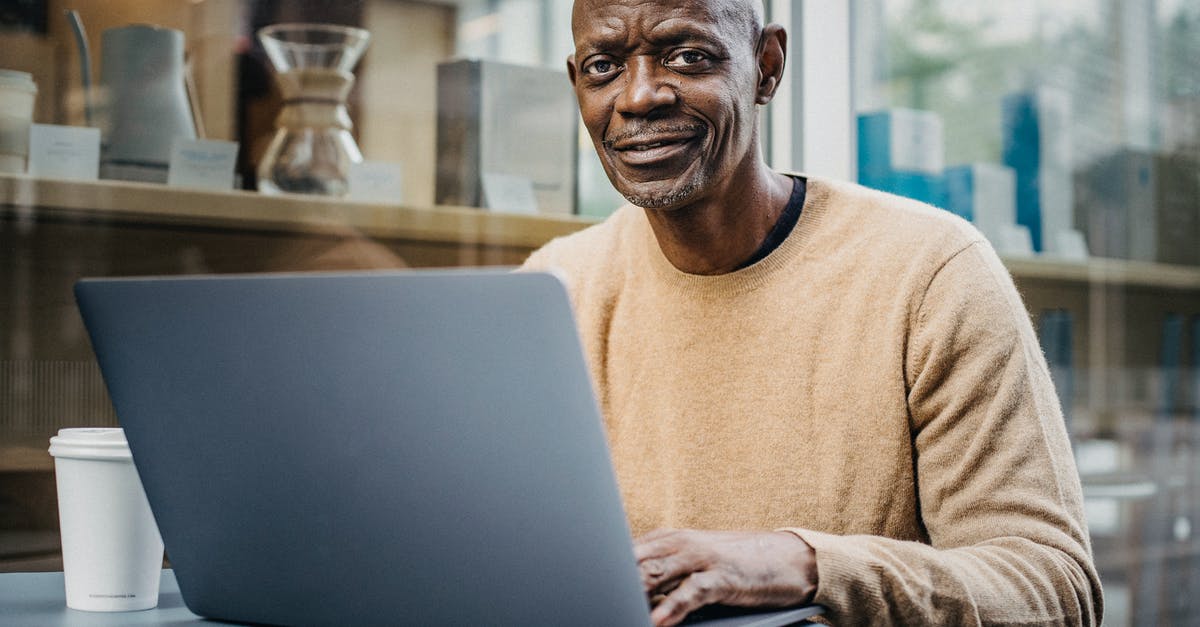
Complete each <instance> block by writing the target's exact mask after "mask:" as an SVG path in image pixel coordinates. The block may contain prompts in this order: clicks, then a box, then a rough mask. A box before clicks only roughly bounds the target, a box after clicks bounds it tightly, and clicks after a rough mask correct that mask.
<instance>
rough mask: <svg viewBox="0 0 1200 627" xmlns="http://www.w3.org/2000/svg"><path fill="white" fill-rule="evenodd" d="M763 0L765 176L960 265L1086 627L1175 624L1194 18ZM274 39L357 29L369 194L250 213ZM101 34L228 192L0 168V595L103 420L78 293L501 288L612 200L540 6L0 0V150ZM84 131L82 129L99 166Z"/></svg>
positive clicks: (1029, 6) (77, 67)
mask: <svg viewBox="0 0 1200 627" xmlns="http://www.w3.org/2000/svg"><path fill="white" fill-rule="evenodd" d="M767 5H768V11H769V13H770V18H771V19H772V20H773V21H778V22H780V23H783V24H784V25H785V26H786V27H787V28H788V30H789V32H790V33H791V39H790V42H789V43H790V47H791V50H790V56H789V64H788V70H787V76H786V78H785V82H784V87H783V89H781V91H780V93H779V95H778V97H777V99H776V101H775V102H774V103H773V104H772V105H771V106H770V107H768V108H767V110H766V115H765V116H764V119H763V132H764V137H765V139H766V141H765V147H764V149H765V152H766V156H767V158H768V160H769V161H770V162H771V163H772V165H773V166H775V167H776V168H779V169H783V170H792V171H802V172H808V173H811V174H816V175H824V176H834V177H839V178H845V179H850V180H856V181H859V182H862V183H864V184H866V185H870V186H873V187H876V188H879V189H884V190H887V191H892V192H895V193H899V194H903V195H907V196H911V197H914V198H918V199H920V200H924V201H926V202H929V203H931V204H934V205H936V206H938V207H941V208H943V209H945V210H947V211H952V212H954V213H957V214H959V215H961V216H963V217H964V218H967V219H969V220H971V221H972V222H974V223H975V225H976V226H977V227H978V228H979V229H980V230H981V231H982V232H983V233H984V235H986V236H987V237H988V239H989V240H991V241H992V243H993V245H994V246H995V247H996V248H997V250H998V251H999V252H1000V253H1001V256H1002V258H1003V259H1004V261H1005V263H1006V265H1007V266H1008V267H1009V269H1010V271H1011V272H1012V273H1013V276H1014V278H1015V279H1016V282H1017V285H1018V287H1019V289H1020V290H1021V292H1022V295H1023V297H1024V298H1025V301H1026V304H1027V306H1028V308H1029V313H1030V316H1031V319H1032V320H1033V322H1034V325H1035V328H1036V329H1037V330H1038V333H1039V336H1040V338H1041V341H1042V345H1043V350H1044V351H1045V352H1046V356H1047V360H1048V362H1049V364H1050V366H1051V371H1052V375H1053V377H1054V379H1055V383H1056V386H1057V388H1058V391H1059V395H1060V397H1061V399H1062V402H1063V406H1064V413H1065V414H1066V417H1067V421H1068V428H1069V431H1070V433H1071V437H1072V443H1073V446H1074V448H1075V454H1076V459H1077V462H1078V465H1079V468H1080V472H1081V474H1082V477H1083V482H1084V491H1085V496H1086V505H1087V515H1088V521H1089V525H1090V529H1091V534H1092V541H1093V545H1094V549H1095V553H1096V559H1097V562H1098V565H1099V568H1100V571H1101V576H1102V578H1103V581H1104V586H1105V596H1106V606H1107V607H1106V616H1105V624H1108V625H1130V624H1198V623H1200V530H1198V529H1197V528H1196V527H1197V526H1198V525H1200V452H1198V451H1200V71H1198V70H1197V67H1198V63H1200V0H1067V1H1050V0H1011V1H1008V2H984V1H982V0H956V1H951V0H851V1H850V2H846V3H829V2H822V1H819V0H772V1H769V2H767ZM67 10H76V11H78V14H79V17H80V21H81V23H82V24H83V25H84V27H85V28H86V41H87V43H88V48H89V50H90V63H88V64H86V65H87V66H88V70H87V73H89V74H90V79H91V84H92V86H91V88H90V89H85V88H84V74H85V70H84V65H85V64H84V63H82V59H81V55H80V48H79V45H78V43H77V41H76V38H75V36H74V34H73V31H72V28H71V25H70V22H69V20H68V18H67V16H66V11H67ZM284 22H300V23H323V24H339V25H346V26H352V27H356V28H361V29H364V30H366V31H367V32H369V34H370V41H369V44H368V46H367V47H366V49H365V51H364V53H363V56H362V58H361V61H359V62H358V63H357V64H356V65H355V66H354V67H353V72H352V75H350V76H348V77H345V78H347V80H349V82H348V83H346V84H347V85H352V87H351V88H350V89H349V91H348V93H347V94H346V95H345V97H344V101H343V102H342V104H343V105H344V106H345V113H346V115H347V117H348V120H350V121H352V124H351V125H350V126H349V127H345V130H346V131H347V132H348V133H349V135H350V136H351V137H352V141H353V143H354V145H355V148H356V149H357V150H358V151H359V153H360V154H359V156H360V158H361V160H365V161H366V162H371V163H374V164H376V167H377V169H375V170H371V172H373V173H374V176H375V177H376V178H375V183H374V185H375V187H374V188H372V189H375V192H376V193H374V194H366V193H365V192H364V191H363V190H366V189H368V187H370V185H369V184H368V183H366V182H363V181H365V180H366V179H364V178H363V176H365V175H364V172H365V171H364V170H362V169H361V168H359V169H355V168H354V167H350V166H347V165H346V164H345V163H343V164H341V165H340V166H339V167H340V168H341V169H340V170H338V172H335V173H334V174H332V175H330V176H340V177H342V178H341V179H339V180H342V182H345V181H349V186H350V191H349V192H346V193H332V194H324V195H313V194H278V193H265V192H259V191H255V190H257V189H259V188H260V184H261V181H260V178H262V177H261V176H260V174H261V172H263V170H262V169H261V167H260V166H261V165H262V163H263V162H264V160H266V155H267V153H268V152H269V149H270V146H271V143H272V140H273V138H275V137H276V136H278V135H279V133H280V130H279V128H278V126H279V124H280V120H282V119H284V118H286V117H287V116H281V112H282V111H284V110H287V109H288V107H293V108H292V109H291V111H292V112H293V113H296V114H297V115H299V113H304V114H305V115H307V114H308V113H311V111H310V110H309V109H306V108H305V106H306V104H312V103H311V102H307V101H304V98H296V97H295V96H294V94H293V95H285V94H284V92H283V91H282V90H281V88H280V86H279V85H280V83H279V82H278V80H277V79H278V74H279V71H278V68H275V67H273V66H272V64H271V63H270V62H269V61H268V59H267V57H266V54H265V53H264V50H263V47H262V44H261V42H259V41H258V40H257V39H256V37H255V33H256V32H257V31H258V30H259V29H260V28H262V27H264V26H267V25H270V24H277V23H284ZM130 24H153V25H157V26H160V27H165V28H169V29H174V30H176V31H178V32H179V33H180V34H181V36H182V41H183V42H184V44H183V50H184V56H183V57H182V58H179V59H176V58H174V57H170V56H169V55H166V54H165V53H164V54H162V55H161V58H160V56H158V55H159V53H158V52H156V51H154V50H152V49H146V52H145V54H142V55H139V56H138V57H139V59H140V60H141V61H144V62H146V63H148V64H149V65H150V66H152V68H153V67H158V68H159V69H157V70H155V69H151V70H145V71H146V72H149V73H150V74H148V75H145V76H151V75H153V76H158V75H160V74H163V73H165V72H166V71H167V70H165V69H162V68H171V69H179V70H181V71H182V74H183V76H184V77H185V82H186V85H185V87H186V102H187V105H186V106H187V109H188V111H189V112H190V117H189V119H190V120H191V121H192V123H193V124H194V137H195V138H201V139H208V140H220V141H227V142H236V143H237V145H236V155H237V156H236V159H235V161H234V162H233V163H232V164H231V166H230V167H231V168H232V172H231V173H230V174H231V175H232V176H231V178H230V180H231V183H228V184H225V185H224V187H223V188H222V189H216V188H213V187H212V186H208V187H203V186H188V185H181V184H178V183H173V184H167V183H164V182H163V181H158V180H150V179H147V178H145V177H142V178H139V177H138V176H128V175H124V174H119V175H116V176H113V175H112V174H113V172H114V171H113V170H111V169H109V170H107V171H104V172H103V174H105V175H106V176H103V177H102V178H100V179H98V180H97V177H96V176H95V175H94V174H93V175H90V176H85V177H82V178H78V177H71V176H62V175H53V176H43V175H39V174H38V173H37V172H36V171H34V172H26V168H30V169H36V168H33V164H32V161H33V157H31V156H28V155H29V152H28V150H29V149H26V152H25V153H22V156H21V157H19V158H18V161H17V163H18V164H21V165H22V167H20V168H10V169H9V170H8V171H7V172H6V173H0V571H18V570H53V569H59V568H61V561H60V557H59V554H58V551H59V546H58V535H57V510H56V505H55V494H54V476H53V466H52V462H51V459H50V457H49V456H48V455H47V454H46V447H47V442H48V438H49V437H50V436H51V435H52V434H53V433H54V432H55V431H56V430H57V429H58V428H60V427H63V426H86V425H115V424H116V416H115V413H114V412H113V409H112V407H111V405H110V403H109V401H108V397H107V395H106V393H105V390H104V386H103V382H102V380H101V378H100V376H99V372H98V369H97V367H96V365H95V362H94V358H93V356H92V353H91V348H90V345H89V344H88V340H87V337H86V333H85V332H84V330H83V327H82V323H81V322H80V320H79V317H78V314H77V312H76V310H75V306H74V300H73V297H72V295H71V291H70V290H71V286H72V284H73V282H74V281H75V280H76V279H78V278H79V277H81V276H103V275H109V276H116V275H133V274H182V273H214V272H259V271H285V270H320V269H346V268H398V267H426V266H460V265H512V264H516V263H520V261H521V260H522V259H523V258H524V256H525V255H527V254H528V253H529V252H530V251H531V250H533V249H535V248H536V247H538V246H540V245H541V244H542V243H544V242H545V241H547V240H548V239H550V238H552V237H554V236H557V235H562V234H566V233H569V232H572V231H574V230H577V229H579V228H583V227H584V226H587V225H588V224H591V223H593V222H594V221H596V220H598V219H602V218H603V217H604V216H606V215H607V214H608V213H610V212H611V211H612V210H613V209H614V208H615V207H617V206H618V205H619V204H620V203H621V199H620V197H619V196H618V195H617V194H616V193H615V192H614V191H613V190H612V189H611V187H610V186H609V184H608V182H607V179H606V178H605V177H604V174H603V171H602V170H601V169H600V166H599V163H598V161H597V160H596V157H595V156H594V153H593V151H592V149H591V146H590V142H589V141H588V140H587V138H586V136H585V135H584V134H583V133H582V131H581V129H580V128H579V124H578V122H577V113H576V111H575V110H574V104H573V98H572V94H571V90H570V88H569V85H568V84H567V79H566V73H565V69H564V68H565V62H564V60H565V58H566V56H567V54H569V53H570V52H571V51H572V48H573V46H572V43H571V36H570V29H569V24H570V2H568V1H567V0H456V1H455V0H446V1H432V0H429V1H406V0H362V1H358V2H334V1H332V0H328V1H326V0H257V1H256V0H244V1H243V0H163V1H153V2H152V1H149V0H8V1H6V2H5V3H4V4H3V6H0V69H3V70H8V71H10V74H3V73H0V101H3V99H4V98H6V97H8V98H10V99H11V98H16V96H12V95H11V94H13V93H17V92H20V93H21V94H25V93H28V87H27V85H29V84H33V85H35V86H36V97H35V98H34V100H33V105H32V114H31V115H29V116H26V118H27V119H24V121H23V122H22V120H19V119H17V118H18V117H20V116H16V114H13V113H12V112H11V111H7V110H2V109H3V108H2V107H0V122H3V123H4V124H7V125H8V126H6V127H3V128H6V129H9V134H10V136H12V135H13V133H12V131H11V129H13V128H17V126H15V125H18V124H21V123H24V124H28V123H29V122H32V123H35V124H51V125H61V126H71V127H82V126H88V125H89V121H88V115H87V108H88V106H87V105H88V103H89V102H90V103H91V104H92V105H93V106H94V107H96V108H98V109H103V110H104V111H106V112H107V115H110V116H119V115H121V114H122V112H124V111H127V110H128V109H129V108H130V107H129V102H130V99H131V96H129V95H128V93H129V92H122V91H121V89H124V88H121V87H118V86H117V83H116V82H115V79H114V78H113V77H114V76H118V72H121V73H123V74H125V75H135V72H134V71H133V70H131V69H129V68H131V67H132V66H133V61H131V60H128V59H122V58H120V57H115V56H114V57H112V58H115V59H117V60H116V61H108V63H109V64H110V67H108V68H105V67H104V62H105V60H106V58H105V57H104V52H105V49H106V48H109V49H110V51H111V49H113V48H114V47H115V46H114V44H112V43H111V42H106V40H105V31H108V30H112V29H118V30H119V29H120V28H122V27H125V26H128V25H130ZM118 65H120V66H121V67H118ZM136 76H143V75H136ZM6 77H7V78H6ZM143 79H144V80H145V81H147V82H148V81H149V80H150V79H149V78H144V77H143ZM143 79H137V80H143ZM172 80H174V79H172ZM5 81H8V82H7V83H6V82H5ZM5 85H10V87H8V88H7V89H8V92H5V89H6V88H5ZM11 85H17V86H16V87H12V86H11ZM5 93H9V96H5ZM181 93H183V92H181ZM22 97H23V96H22ZM302 101H303V102H302ZM13 102H15V101H13ZM330 111H333V110H332V109H330ZM297 112H299V113H297ZM5 115H8V116H9V118H5V117H3V116H5ZM289 115H291V114H289ZM330 116H332V117H330V119H334V118H336V116H334V115H333V113H330ZM289 119H290V118H289ZM338 119H340V118H338ZM106 124H109V125H110V126H106ZM112 124H113V123H111V122H106V121H105V119H98V120H96V119H94V120H92V122H91V124H90V125H92V126H98V127H101V129H102V132H103V136H102V137H103V139H102V151H101V167H102V170H103V167H104V165H105V164H109V165H111V158H112V157H113V154H114V150H115V149H114V148H113V147H114V146H115V145H116V143H117V142H118V140H119V139H121V138H120V137H119V135H120V133H121V132H122V131H121V130H120V129H118V128H117V127H116V126H113V125H112ZM339 124H341V122H329V123H328V125H327V126H326V127H325V128H326V129H328V128H333V127H336V128H338V129H342V128H344V125H343V126H338V125H339ZM21 128H24V127H21ZM0 130H3V129H0ZM22 132H24V131H23V130H22ZM162 132H164V131H162V129H155V128H143V129H140V130H138V131H136V132H135V133H134V134H135V135H136V136H138V137H143V136H148V135H153V134H154V133H159V134H161V133H162ZM305 132H308V131H305ZM296 133H297V135H296V136H297V137H299V136H300V132H299V131H296ZM187 134H188V135H189V137H191V136H192V133H191V132H189V133H187ZM4 137H5V134H4V132H0V143H2V142H3V141H4V139H3V138H4ZM167 139H173V138H170V137H168V138H167ZM314 145H315V144H314ZM5 150H6V149H5V148H4V147H3V146H0V153H2V152H4V151H5ZM13 150H14V151H16V150H17V149H16V148H14V149H13ZM351 152H352V151H351ZM13 154H16V152H14V153H13ZM22 160H23V161H22ZM6 163H7V162H6ZM356 163H357V162H356ZM24 164H28V166H25V165H24ZM160 165H161V168H160V169H162V170H163V171H164V172H165V168H166V165H165V164H160ZM171 167H174V164H173V165H172V166H171ZM347 168H349V169H347Z"/></svg>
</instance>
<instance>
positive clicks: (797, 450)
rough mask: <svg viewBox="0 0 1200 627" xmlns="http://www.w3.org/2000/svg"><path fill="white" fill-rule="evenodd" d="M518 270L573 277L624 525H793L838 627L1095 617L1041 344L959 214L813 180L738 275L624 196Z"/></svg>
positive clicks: (1074, 482)
mask: <svg viewBox="0 0 1200 627" xmlns="http://www.w3.org/2000/svg"><path fill="white" fill-rule="evenodd" d="M525 267H526V268H529V269H549V268H554V269H558V270H560V271H562V272H563V273H564V274H565V276H566V278H567V282H568V288H569V291H570V293H571V298H572V300H573V303H574V306H575V310H576V314H577V318H578V324H579V330H580V334H581V337H582V340H583V343H584V347H585V349H586V352H587V355H588V359H589V366H590V368H591V372H592V375H593V378H594V381H595V385H596V390H597V394H598V397H599V400H600V405H601V409H602V410H603V413H604V417H605V421H606V426H607V429H608V434H609V438H610V444H611V447H612V455H613V463H614V465H615V467H616V472H617V476H618V480H619V483H620V486H621V490H622V494H623V496H624V499H625V507H626V510H627V512H628V515H629V518H630V522H631V525H632V527H633V531H634V533H635V534H641V533H644V532H647V531H650V530H652V529H654V528H658V527H676V528H698V529H760V530H771V529H778V528H788V529H790V530H792V531H794V532H795V533H797V534H799V535H800V536H801V537H803V538H804V539H805V540H806V541H807V542H808V543H809V544H810V545H812V546H813V547H814V548H815V550H816V556H817V569H818V573H819V577H820V582H819V586H818V590H817V595H816V602H818V603H822V604H824V605H826V606H828V607H829V609H830V613H829V614H828V618H829V619H830V620H831V621H832V622H834V623H835V624H868V623H875V624H898V623H907V624H952V625H969V624H1020V625H1028V624H1061V623H1064V622H1066V623H1083V624H1089V623H1096V622H1099V618H1100V613H1101V604H1102V602H1101V592H1100V584H1099V580H1098V578H1097V575H1096V571H1095V568H1094V566H1093V564H1092V557H1091V547H1090V544H1089V540H1088V536H1087V529H1086V526H1085V523H1084V518H1083V509H1082V497H1081V494H1080V485H1079V478H1078V474H1077V472H1076V469H1075V464H1074V460H1073V458H1072V455H1071V449H1070V445H1069V443H1068V440H1067V434H1066V431H1065V429H1064V425H1063V420H1062V416H1061V413H1060V409H1059V405H1058V400H1057V398H1056V396H1055V392H1054V389H1053V387H1052V384H1051V382H1050V377H1049V374H1048V372H1047V369H1046V364H1045V360H1044V358H1043V356H1042V353H1041V351H1040V349H1039V347H1038V343H1037V339H1036V338H1035V336H1034V334H1033V330H1032V327H1031V325H1030V322H1029V317H1028V314H1027V313H1026V311H1025V308H1024V306H1023V304H1022V302H1021V300H1020V297H1019V296H1018V295H1017V291H1016V289H1015V288H1014V286H1013V283H1012V280H1011V278H1010V276H1009V274H1008V272H1007V271H1006V270H1005V268H1004V267H1003V265H1001V263H1000V261H999V260H998V258H997V257H996V255H995V253H994V252H993V251H992V249H991V248H990V247H989V246H988V244H987V243H986V241H985V240H984V239H983V238H982V237H981V236H980V235H979V233H978V232H977V231H975V230H974V229H973V228H971V226H970V225H969V224H968V223H966V222H964V221H962V220H960V219H958V218H956V217H954V216H952V215H951V214H949V213H946V212H943V211H939V210H936V209H933V208H930V207H927V206H924V205H921V204H919V203H916V202H913V201H909V200H905V199H901V198H898V197H895V196H890V195H886V194H882V193H877V192H873V191H870V190H867V189H865V188H861V187H858V186H855V185H850V184H847V183H835V182H832V181H828V180H821V179H814V178H810V180H809V186H808V197H807V199H806V201H805V204H804V210H803V213H802V215H801V217H800V221H799V223H798V224H797V225H796V227H795V229H794V231H793V232H792V234H791V235H790V236H789V237H788V239H787V240H786V241H785V242H784V243H783V244H781V245H780V247H779V248H777V249H776V250H775V251H774V252H772V253H771V254H770V255H769V256H768V257H767V258H766V259H764V260H762V261H761V262H759V263H757V264H755V265H752V266H750V267H748V268H745V269H742V270H739V271H737V272H733V273H730V274H725V275H720V276H698V275H690V274H685V273H682V272H680V271H679V270H677V269H676V268H675V267H674V266H672V265H671V264H670V262H669V261H668V260H667V259H666V257H664V256H663V254H662V252H661V250H660V249H659V247H658V245H657V242H656V240H655V238H654V235H653V233H652V231H651V230H650V226H649V223H648V221H647V219H646V216H645V213H644V212H643V210H641V209H638V208H636V207H631V206H626V207H623V208H622V209H620V210H619V211H618V212H617V213H616V214H614V215H613V216H612V217H611V218H610V219H608V220H607V221H605V222H604V223H603V224H600V225H597V226H594V227H591V228H589V229H587V230H585V231H582V232H579V233H576V234H573V235H570V236H568V237H564V238H560V239H558V240H555V241H553V242H551V243H549V244H547V245H546V246H545V247H544V248H542V249H541V250H539V251H537V252H535V253H534V254H533V255H532V256H531V257H530V258H529V260H528V261H527V262H526V265H525Z"/></svg>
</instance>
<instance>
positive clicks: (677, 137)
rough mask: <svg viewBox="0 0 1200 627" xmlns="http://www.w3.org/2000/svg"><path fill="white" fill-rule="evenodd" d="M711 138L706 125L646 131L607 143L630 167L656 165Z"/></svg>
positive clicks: (620, 136) (637, 130)
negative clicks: (708, 137)
mask: <svg viewBox="0 0 1200 627" xmlns="http://www.w3.org/2000/svg"><path fill="white" fill-rule="evenodd" d="M707 134H708V129H707V127H705V126H703V125H688V126H673V127H666V128H661V127H660V128H653V127H651V128H643V129H635V130H634V131H632V132H626V133H623V134H621V135H618V136H617V137H615V138H613V139H609V140H605V141H604V146H605V147H606V148H608V149H609V150H613V151H615V152H616V153H617V156H618V158H619V160H620V161H621V162H623V163H625V164H627V165H633V166H645V165H653V164H657V163H659V162H662V161H665V160H667V159H670V158H672V157H675V156H677V155H678V154H680V153H682V152H683V151H684V150H686V149H687V148H688V147H689V146H691V145H692V144H694V143H697V142H699V141H700V140H703V139H704V138H705V137H706V136H707Z"/></svg>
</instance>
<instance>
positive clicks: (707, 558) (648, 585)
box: [634, 530, 817, 627]
mask: <svg viewBox="0 0 1200 627" xmlns="http://www.w3.org/2000/svg"><path fill="white" fill-rule="evenodd" d="M634 555H635V556H636V557H637V560H638V568H639V570H641V573H642V586H643V587H644V588H645V589H646V594H647V596H649V597H650V599H651V601H657V603H656V605H655V607H654V610H653V612H652V613H651V615H650V618H651V619H652V620H653V621H654V624H655V625H657V626H659V627H665V626H668V625H677V624H679V622H680V621H682V620H683V619H684V618H685V617H686V616H687V615H688V613H689V612H691V611H693V610H696V609H699V608H700V607H703V606H705V605H710V604H713V603H721V604H724V605H735V606H741V607H756V606H762V607H770V606H775V607H785V606H789V605H801V604H804V603H808V602H811V601H812V598H813V595H814V594H815V593H816V590H817V559H816V554H815V553H814V552H813V549H812V547H811V546H809V545H808V543H807V542H805V541H804V540H802V539H800V537H799V536H797V535H795V534H792V533H788V532H786V531H776V532H737V531H676V530H659V531H652V532H650V533H648V534H646V535H644V536H642V537H641V538H638V540H637V542H636V543H635V546H634Z"/></svg>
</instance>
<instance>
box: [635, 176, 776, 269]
mask: <svg viewBox="0 0 1200 627" xmlns="http://www.w3.org/2000/svg"><path fill="white" fill-rule="evenodd" d="M791 193H792V181H791V179H790V178H788V177H787V176H785V175H782V174H779V173H777V172H775V171H773V170H771V169H770V168H768V167H767V166H766V164H763V163H761V162H758V163H755V164H754V166H753V167H752V169H751V171H750V173H749V174H748V175H740V176H739V175H735V176H732V177H730V179H729V182H728V183H727V184H726V185H724V186H723V187H722V188H720V189H718V190H717V193H715V194H712V195H710V196H709V197H706V198H703V199H700V200H698V201H697V202H695V203H692V204H691V205H687V206H683V207H676V208H673V209H647V210H646V216H647V218H649V220H650V227H651V228H652V229H653V230H654V235H655V238H656V239H657V240H658V245H659V247H660V248H661V249H662V252H663V255H664V256H666V258H667V260H668V261H670V262H671V264H672V265H673V266H675V267H676V268H677V269H679V270H680V271H681V272H686V273H688V274H706V275H713V274H725V273H727V272H732V271H734V270H736V269H737V268H738V267H740V266H741V265H742V262H744V261H745V260H746V259H748V258H750V256H751V255H753V254H754V252H755V251H756V250H758V247H759V245H760V244H762V241H763V240H764V239H766V237H767V234H768V233H769V232H770V231H771V229H772V228H773V227H774V226H775V222H776V221H777V220H779V215H780V213H781V212H782V211H783V208H784V207H785V206H786V205H787V201H788V198H789V197H790V196H791Z"/></svg>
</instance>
